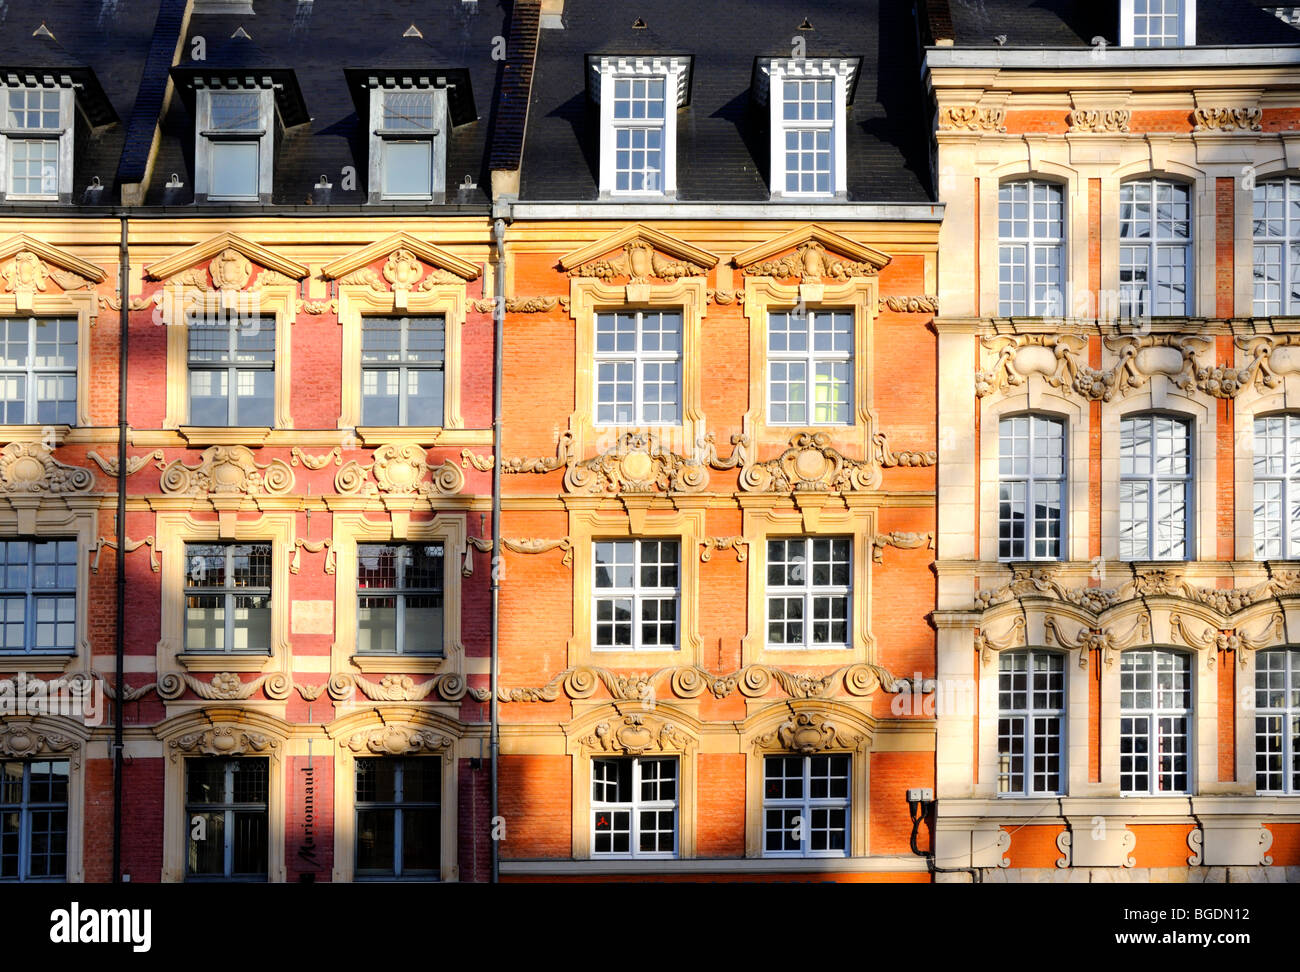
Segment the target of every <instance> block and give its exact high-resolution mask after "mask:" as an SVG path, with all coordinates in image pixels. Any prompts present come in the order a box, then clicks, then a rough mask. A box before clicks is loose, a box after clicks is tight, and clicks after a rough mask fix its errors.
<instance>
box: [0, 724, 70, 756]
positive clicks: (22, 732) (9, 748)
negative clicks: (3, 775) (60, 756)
mask: <svg viewBox="0 0 1300 972" xmlns="http://www.w3.org/2000/svg"><path fill="white" fill-rule="evenodd" d="M80 748H81V743H80V742H79V741H78V740H77V739H75V738H73V737H72V736H65V735H63V734H62V733H59V732H51V731H48V730H46V729H43V728H41V727H39V726H37V725H35V724H33V723H31V722H5V723H4V724H2V725H0V755H4V756H14V757H17V758H19V759H22V758H24V757H27V756H37V755H40V754H41V753H66V752H69V751H71V750H76V749H80Z"/></svg>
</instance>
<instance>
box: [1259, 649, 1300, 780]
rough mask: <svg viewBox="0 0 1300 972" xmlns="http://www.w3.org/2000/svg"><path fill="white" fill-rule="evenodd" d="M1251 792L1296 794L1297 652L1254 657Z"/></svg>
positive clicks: (1299, 763)
mask: <svg viewBox="0 0 1300 972" xmlns="http://www.w3.org/2000/svg"><path fill="white" fill-rule="evenodd" d="M1255 789H1256V790H1258V791H1259V792H1260V793H1300V649H1295V648H1292V649H1282V650H1278V651H1261V652H1259V653H1258V654H1257V655H1256V656H1255Z"/></svg>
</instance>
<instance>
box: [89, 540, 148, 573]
mask: <svg viewBox="0 0 1300 972" xmlns="http://www.w3.org/2000/svg"><path fill="white" fill-rule="evenodd" d="M123 542H124V543H125V544H126V552H127V553H131V552H132V551H133V550H139V549H140V548H141V547H143V546H148V547H149V568H150V569H151V570H152V571H153V572H154V573H155V574H156V573H158V571H159V570H161V569H162V568H161V566H160V565H159V563H158V550H157V545H156V544H155V543H154V538H153V535H152V534H150V535H149V536H147V537H145V538H144V539H143V540H132V539H131V538H130V537H127V538H126V539H125V540H124V541H123ZM105 547H112V548H113V549H114V550H116V549H117V541H116V540H109V539H108V538H107V537H99V538H97V539H96V540H95V545H94V546H93V547H91V550H92V551H93V552H94V554H95V559H94V560H92V561H91V562H90V572H91V573H92V574H98V573H99V554H100V551H102V550H103V549H104V548H105Z"/></svg>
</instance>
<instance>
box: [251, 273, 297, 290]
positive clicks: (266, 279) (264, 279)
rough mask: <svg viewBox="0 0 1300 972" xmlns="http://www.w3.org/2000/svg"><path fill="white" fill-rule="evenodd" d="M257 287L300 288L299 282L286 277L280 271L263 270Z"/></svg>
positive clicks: (258, 276)
mask: <svg viewBox="0 0 1300 972" xmlns="http://www.w3.org/2000/svg"><path fill="white" fill-rule="evenodd" d="M255 286H257V287H294V288H296V287H297V286H298V281H296V280H294V279H293V277H286V276H285V275H284V274H282V273H280V272H279V271H278V270H263V271H262V272H261V273H259V274H258V275H257V283H256V284H255Z"/></svg>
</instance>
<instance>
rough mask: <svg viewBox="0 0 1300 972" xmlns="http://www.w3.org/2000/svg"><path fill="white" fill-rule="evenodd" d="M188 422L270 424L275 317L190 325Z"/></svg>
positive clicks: (198, 423)
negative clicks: (272, 318) (271, 318)
mask: <svg viewBox="0 0 1300 972" xmlns="http://www.w3.org/2000/svg"><path fill="white" fill-rule="evenodd" d="M189 337H190V347H189V374H190V424H191V425H204V426H267V427H270V426H272V425H274V424H275V321H274V320H263V319H261V318H252V319H250V320H236V321H229V322H227V321H224V320H214V321H210V322H208V321H204V322H196V323H194V324H191V325H190V329H189Z"/></svg>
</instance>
